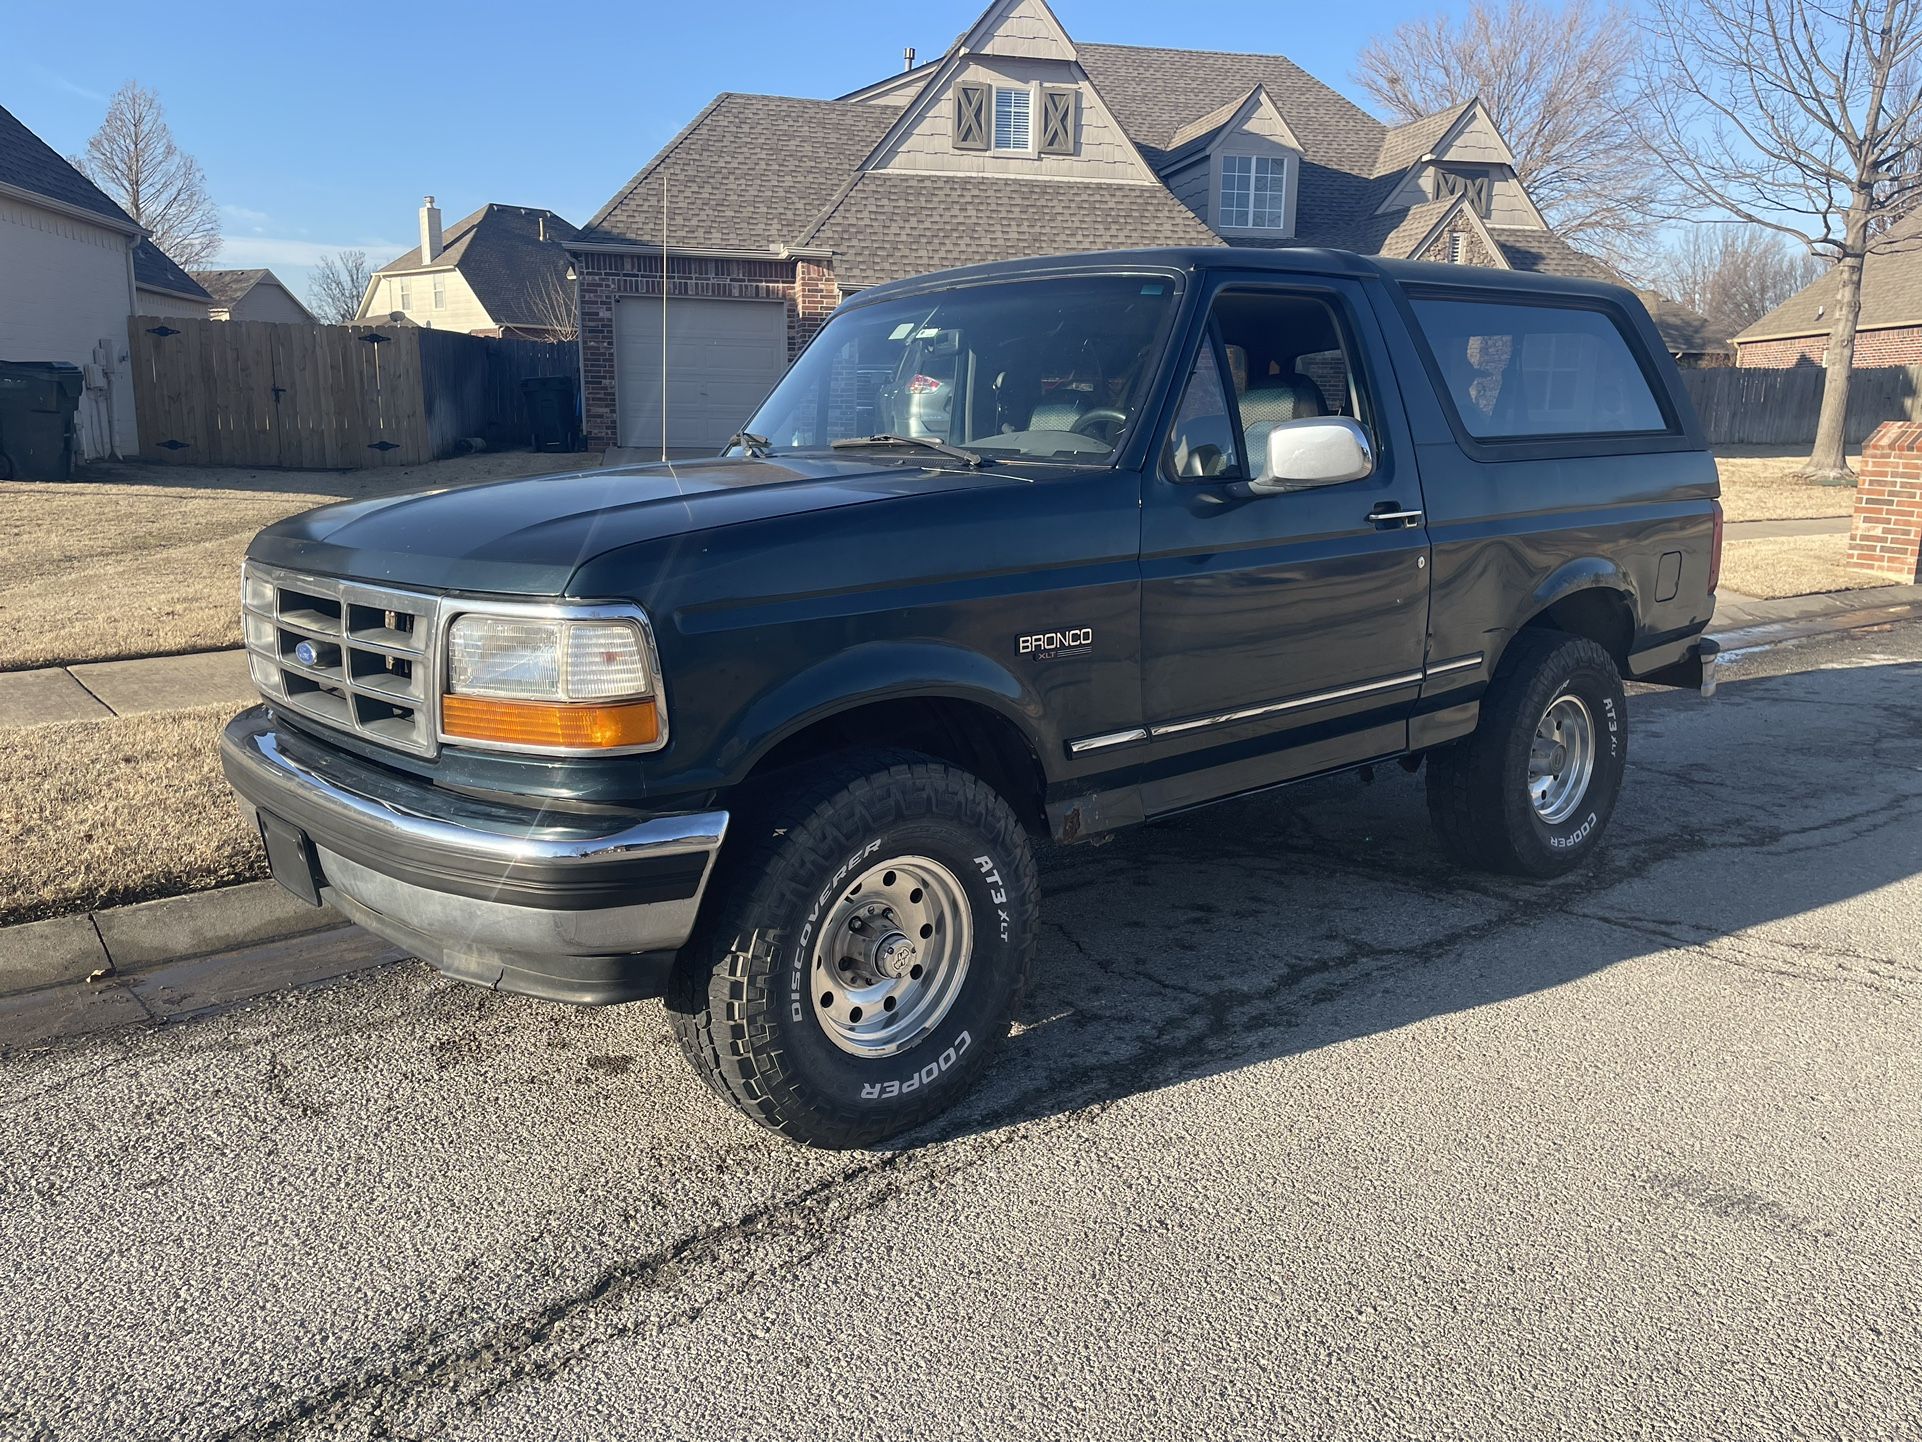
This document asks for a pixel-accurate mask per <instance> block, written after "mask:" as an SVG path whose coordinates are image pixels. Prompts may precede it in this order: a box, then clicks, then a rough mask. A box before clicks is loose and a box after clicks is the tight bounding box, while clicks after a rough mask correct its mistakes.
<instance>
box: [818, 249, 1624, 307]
mask: <svg viewBox="0 0 1922 1442" xmlns="http://www.w3.org/2000/svg"><path fill="white" fill-rule="evenodd" d="M1144 270H1148V271H1165V272H1169V273H1193V274H1200V273H1202V272H1206V271H1236V272H1242V273H1248V272H1272V273H1274V274H1276V275H1346V276H1368V275H1374V276H1379V277H1381V278H1382V279H1384V280H1387V281H1390V282H1392V283H1394V284H1395V285H1397V286H1399V287H1403V288H1406V287H1424V288H1425V287H1430V286H1432V287H1436V288H1447V289H1450V290H1484V291H1489V292H1494V293H1507V294H1522V295H1530V296H1547V295H1559V296H1580V297H1585V298H1588V299H1591V300H1608V301H1614V302H1617V303H1620V302H1621V301H1623V300H1624V299H1629V300H1632V299H1634V296H1633V293H1632V292H1631V291H1629V290H1628V289H1627V288H1626V287H1624V286H1619V285H1614V284H1611V283H1609V282H1607V281H1601V280H1595V279H1591V278H1589V277H1586V276H1570V275H1548V274H1544V273H1541V272H1538V271H1514V270H1495V269H1492V268H1487V267H1482V266H1468V265H1449V264H1446V263H1443V262H1438V261H1425V260H1383V259H1379V258H1377V257H1375V256H1365V255H1357V254H1355V253H1354V252H1352V251H1346V250H1330V249H1325V248H1322V247H1319V246H1286V247H1279V248H1272V249H1270V248H1257V247H1245V246H1174V247H1158V248H1152V249H1140V250H1105V251H1084V252H1079V253H1074V254H1068V255H1043V256H1030V257H1026V258H1024V259H1020V260H1000V261H990V262H987V263H985V264H981V265H967V266H959V267H956V268H954V269H952V270H937V271H929V272H927V273H925V274H923V275H916V276H910V277H908V278H907V279H905V280H895V281H888V282H887V283H885V284H882V285H876V286H872V287H870V288H868V289H866V290H862V291H859V292H857V293H856V294H854V295H852V296H850V297H849V299H848V301H847V304H848V305H849V306H857V305H861V304H865V303H867V302H869V301H873V300H880V299H885V298H888V297H891V296H901V295H912V294H915V293H916V292H919V291H932V290H942V289H947V288H949V287H954V286H964V285H979V284H983V283H986V282H990V281H997V280H1016V279H1026V278H1035V277H1041V276H1047V275H1054V274H1076V275H1087V274H1099V273H1101V272H1104V271H1144Z"/></svg>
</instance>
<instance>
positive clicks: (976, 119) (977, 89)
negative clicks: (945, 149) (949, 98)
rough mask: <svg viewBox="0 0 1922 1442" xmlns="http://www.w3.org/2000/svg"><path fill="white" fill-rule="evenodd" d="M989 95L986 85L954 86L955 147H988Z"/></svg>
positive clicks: (981, 148) (959, 148) (970, 148)
mask: <svg viewBox="0 0 1922 1442" xmlns="http://www.w3.org/2000/svg"><path fill="white" fill-rule="evenodd" d="M988 95H989V90H988V87H987V86H985V85H969V84H961V85H956V86H955V87H954V148H955V149H956V150H986V149H987V148H988Z"/></svg>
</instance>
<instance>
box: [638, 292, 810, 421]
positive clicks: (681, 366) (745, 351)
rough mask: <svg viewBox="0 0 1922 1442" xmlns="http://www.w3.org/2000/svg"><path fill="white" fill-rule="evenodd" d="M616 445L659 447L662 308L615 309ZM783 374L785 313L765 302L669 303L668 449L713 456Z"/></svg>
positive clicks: (654, 303)
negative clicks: (706, 451)
mask: <svg viewBox="0 0 1922 1442" xmlns="http://www.w3.org/2000/svg"><path fill="white" fill-rule="evenodd" d="M614 355H615V367H616V370H615V377H614V386H615V391H614V394H615V397H616V401H617V404H618V405H619V407H620V429H621V444H622V445H624V446H658V445H660V443H661V303H660V301H659V300H658V299H651V300H650V299H642V300H624V301H622V302H620V303H619V304H618V305H616V306H615V307H614ZM786 369H787V306H786V305H785V304H783V303H781V302H780V301H767V300H674V299H670V300H669V301H668V303H667V443H668V445H670V446H675V447H682V446H685V447H699V448H701V449H714V450H718V449H719V448H720V447H721V445H722V444H723V443H724V442H725V441H726V440H727V438H728V437H729V436H731V435H733V434H734V433H735V432H736V431H738V430H740V428H741V427H742V426H744V425H746V424H747V420H748V417H749V416H751V415H752V414H753V413H754V408H755V407H756V406H757V405H759V404H760V402H761V399H762V397H764V396H765V395H766V394H767V393H768V391H769V390H771V389H772V388H773V386H774V383H775V382H776V381H777V380H779V379H780V378H781V373H782V372H783V371H785V370H786Z"/></svg>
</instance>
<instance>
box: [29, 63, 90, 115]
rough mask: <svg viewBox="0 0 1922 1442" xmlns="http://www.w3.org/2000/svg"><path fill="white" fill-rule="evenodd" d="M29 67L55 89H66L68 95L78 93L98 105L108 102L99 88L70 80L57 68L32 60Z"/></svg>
mask: <svg viewBox="0 0 1922 1442" xmlns="http://www.w3.org/2000/svg"><path fill="white" fill-rule="evenodd" d="M28 68H29V69H31V70H32V71H33V73H34V74H35V75H36V76H37V77H39V79H40V82H41V83H42V84H44V85H51V86H52V87H53V88H54V89H55V90H60V91H64V92H65V93H66V94H68V95H78V96H79V97H80V98H81V99H82V100H91V101H93V102H95V103H96V104H98V105H105V104H106V103H107V97H106V96H105V95H102V94H101V93H100V92H99V91H98V90H89V89H88V88H87V87H86V86H84V85H82V84H81V83H80V82H79V81H77V80H69V79H68V78H67V77H66V76H64V75H62V74H61V73H60V72H59V71H57V70H49V69H48V68H47V67H46V66H44V65H40V64H37V63H31V62H30V63H29V66H28Z"/></svg>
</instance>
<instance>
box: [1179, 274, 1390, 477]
mask: <svg viewBox="0 0 1922 1442" xmlns="http://www.w3.org/2000/svg"><path fill="white" fill-rule="evenodd" d="M1237 293H1241V294H1247V293H1254V294H1264V295H1282V296H1291V297H1296V298H1301V299H1307V300H1313V301H1317V302H1319V303H1320V304H1321V305H1322V306H1324V307H1325V308H1326V309H1327V310H1328V312H1329V314H1330V315H1332V316H1333V317H1334V321H1335V333H1336V336H1337V339H1338V340H1339V342H1340V344H1341V349H1342V353H1343V354H1344V355H1345V356H1346V357H1347V358H1348V383H1349V385H1350V387H1351V388H1352V389H1353V392H1354V406H1355V412H1356V414H1354V415H1352V416H1350V417H1348V419H1350V420H1352V421H1354V422H1355V423H1356V424H1357V425H1359V426H1360V427H1361V428H1362V430H1363V431H1365V432H1366V433H1367V435H1368V440H1369V444H1370V445H1371V446H1372V447H1373V449H1374V453H1375V468H1374V470H1373V471H1371V472H1370V473H1369V474H1368V475H1367V476H1364V477H1363V478H1362V479H1361V480H1360V481H1346V482H1343V483H1342V484H1343V485H1361V484H1363V483H1365V482H1367V483H1372V482H1377V481H1378V480H1379V479H1381V478H1385V477H1386V476H1387V475H1388V474H1389V473H1390V472H1391V471H1392V469H1393V464H1392V454H1391V449H1390V444H1389V437H1388V433H1387V427H1386V426H1384V425H1383V424H1382V420H1383V412H1382V410H1381V407H1380V404H1379V403H1378V402H1377V401H1376V399H1375V397H1376V396H1377V395H1378V394H1380V391H1379V388H1378V386H1377V385H1376V382H1375V373H1376V367H1375V365H1374V362H1373V359H1372V357H1370V355H1369V354H1368V351H1367V349H1366V348H1365V347H1364V346H1363V344H1362V340H1361V336H1362V331H1361V327H1360V325H1359V323H1358V320H1357V317H1356V314H1355V307H1354V301H1353V298H1352V297H1351V296H1350V295H1348V294H1347V292H1346V291H1345V290H1343V288H1342V287H1341V286H1339V285H1337V284H1333V283H1330V282H1329V281H1328V280H1326V279H1324V278H1322V277H1319V276H1316V277H1305V276H1304V277H1294V276H1290V277H1289V278H1288V279H1287V280H1285V281H1274V280H1269V279H1266V278H1264V277H1261V276H1254V275H1240V274H1232V273H1231V274H1226V275H1222V276H1219V277H1218V278H1217V279H1216V281H1215V283H1214V285H1213V286H1212V287H1210V288H1209V290H1208V291H1207V293H1206V294H1205V295H1204V296H1203V297H1202V298H1201V302H1200V312H1201V335H1200V337H1199V339H1198V340H1196V341H1194V342H1191V343H1190V344H1188V345H1186V346H1184V347H1183V348H1182V364H1181V365H1180V366H1179V367H1178V368H1177V369H1176V371H1175V374H1176V375H1177V376H1178V377H1179V380H1178V381H1177V383H1176V384H1175V385H1174V386H1173V387H1172V394H1171V395H1170V397H1169V400H1168V404H1167V407H1166V410H1165V414H1164V417H1163V421H1162V424H1161V427H1160V429H1159V430H1157V431H1156V432H1154V435H1155V436H1156V437H1157V440H1156V458H1155V460H1154V462H1153V467H1154V470H1155V471H1156V473H1157V474H1158V475H1159V476H1160V477H1161V479H1162V480H1164V481H1167V482H1168V483H1170V484H1171V485H1177V486H1194V485H1219V484H1222V483H1224V482H1228V481H1246V480H1248V479H1249V478H1250V477H1249V475H1248V474H1247V473H1248V472H1249V471H1252V470H1253V469H1254V468H1255V467H1254V458H1253V457H1252V456H1250V455H1249V454H1248V436H1247V433H1246V431H1245V430H1244V429H1243V427H1242V424H1241V406H1240V404H1239V399H1240V397H1239V393H1238V392H1237V391H1236V390H1235V378H1234V372H1233V370H1232V369H1231V368H1230V367H1229V365H1228V356H1227V346H1226V342H1225V341H1223V340H1222V338H1221V326H1220V323H1219V322H1218V320H1217V319H1216V316H1215V303H1216V302H1217V301H1219V300H1220V299H1221V298H1222V297H1223V296H1224V295H1234V294H1237ZM1202 344H1207V345H1210V346H1212V347H1213V349H1214V355H1215V365H1216V367H1217V375H1218V379H1219V382H1220V384H1221V390H1222V396H1223V398H1224V399H1225V400H1226V401H1227V403H1228V407H1229V411H1230V414H1229V416H1228V425H1229V433H1230V434H1231V435H1233V437H1234V439H1235V449H1236V451H1237V453H1238V454H1239V455H1240V457H1241V467H1242V471H1243V474H1240V475H1219V476H1183V475H1177V474H1175V473H1174V472H1173V471H1172V470H1171V469H1170V466H1169V457H1170V455H1171V454H1172V451H1173V448H1172V447H1171V446H1170V445H1169V444H1168V442H1169V439H1170V438H1171V437H1172V436H1173V434H1174V427H1175V422H1176V420H1177V419H1178V418H1179V417H1180V414H1181V403H1182V402H1183V401H1184V400H1186V399H1187V395H1188V385H1189V382H1190V380H1191V379H1192V378H1193V376H1194V371H1195V366H1196V364H1197V363H1198V362H1199V361H1200V359H1201V346H1202ZM1311 354H1312V352H1311ZM1323 400H1324V403H1325V401H1326V397H1324V398H1323ZM1317 489H1327V490H1335V489H1338V487H1334V486H1329V487H1325V488H1317Z"/></svg>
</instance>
